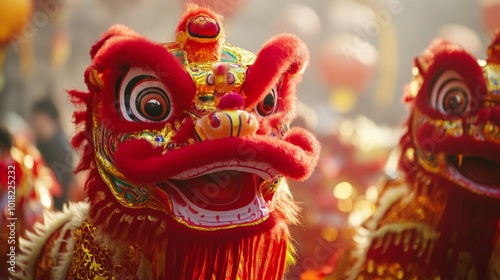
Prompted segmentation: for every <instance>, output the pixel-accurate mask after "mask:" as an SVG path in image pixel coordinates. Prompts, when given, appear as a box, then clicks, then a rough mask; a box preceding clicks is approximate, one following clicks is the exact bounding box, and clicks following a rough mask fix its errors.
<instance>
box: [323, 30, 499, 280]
mask: <svg viewBox="0 0 500 280" xmlns="http://www.w3.org/2000/svg"><path fill="white" fill-rule="evenodd" d="M405 101H406V102H407V103H408V104H409V105H410V108H411V114H410V118H409V120H408V122H407V124H406V125H407V131H406V133H405V134H404V135H403V137H402V138H401V142H400V148H401V155H400V158H399V166H398V175H397V176H396V177H394V178H392V177H390V178H388V180H387V181H386V183H385V185H384V187H383V189H382V192H381V194H380V196H379V199H378V202H377V209H376V210H375V212H374V213H373V215H372V216H371V217H370V218H369V219H367V220H366V221H365V222H364V224H363V225H362V226H361V227H360V228H358V231H357V237H356V245H355V247H354V248H353V249H352V250H350V251H349V252H348V253H346V254H344V256H343V257H342V258H340V260H339V262H338V265H337V269H336V271H335V272H334V274H333V275H332V276H330V277H333V279H498V277H500V173H499V171H500V32H497V33H496V36H495V37H494V38H493V41H492V42H491V44H490V46H489V47H488V50H487V58H486V60H477V59H476V58H474V57H473V56H471V55H470V54H468V53H467V52H466V51H465V50H463V49H462V48H461V47H459V46H457V45H454V44H451V43H448V42H446V41H443V40H436V41H435V42H433V43H432V44H431V46H430V47H429V48H428V49H427V50H426V51H425V52H424V53H423V54H422V55H421V56H420V57H418V58H416V59H415V67H414V70H413V80H412V82H411V84H410V85H409V86H408V87H407V89H406V92H405ZM326 278H327V279H330V278H329V277H326Z"/></svg>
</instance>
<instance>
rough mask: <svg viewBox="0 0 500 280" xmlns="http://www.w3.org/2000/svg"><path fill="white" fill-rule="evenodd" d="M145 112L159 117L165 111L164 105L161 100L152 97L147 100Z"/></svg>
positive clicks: (153, 116)
mask: <svg viewBox="0 0 500 280" xmlns="http://www.w3.org/2000/svg"><path fill="white" fill-rule="evenodd" d="M144 112H145V113H146V114H147V115H148V116H150V117H152V118H158V117H160V116H161V114H162V113H163V106H162V105H161V103H160V101H158V100H156V99H151V100H149V101H148V102H146V105H145V106H144Z"/></svg>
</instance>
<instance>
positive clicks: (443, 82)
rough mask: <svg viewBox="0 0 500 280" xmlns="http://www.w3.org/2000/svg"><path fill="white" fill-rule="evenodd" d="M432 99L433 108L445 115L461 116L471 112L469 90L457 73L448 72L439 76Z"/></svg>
mask: <svg viewBox="0 0 500 280" xmlns="http://www.w3.org/2000/svg"><path fill="white" fill-rule="evenodd" d="M430 98H431V99H430V102H431V106H433V108H434V109H436V110H438V111H439V112H441V113H442V114H444V115H461V114H463V113H466V112H468V111H469V110H470V103H471V94H470V91H469V88H468V87H467V85H466V84H465V82H464V80H463V79H462V77H461V76H460V75H459V74H458V73H457V72H455V71H451V70H450V71H446V72H444V73H443V74H441V75H440V76H439V78H438V79H437V80H436V82H435V83H434V85H433V87H432V90H431V96H430Z"/></svg>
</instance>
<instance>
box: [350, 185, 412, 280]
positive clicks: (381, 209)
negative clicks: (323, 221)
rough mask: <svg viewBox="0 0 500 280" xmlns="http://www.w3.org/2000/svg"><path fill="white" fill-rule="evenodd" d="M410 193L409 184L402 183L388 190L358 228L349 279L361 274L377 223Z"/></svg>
mask: <svg viewBox="0 0 500 280" xmlns="http://www.w3.org/2000/svg"><path fill="white" fill-rule="evenodd" d="M409 193H410V189H409V188H408V186H407V185H405V184H402V185H400V186H397V187H393V188H391V189H388V190H386V191H385V193H384V194H383V195H382V196H381V197H380V198H379V202H378V205H377V209H376V210H375V212H373V214H372V216H371V217H370V218H369V219H368V220H367V221H366V222H365V224H364V226H365V228H360V229H358V230H357V233H356V236H355V237H354V239H355V240H356V243H357V248H356V249H355V250H352V251H351V255H352V257H354V258H355V260H356V262H355V263H354V265H353V266H352V268H351V269H350V270H349V271H348V272H346V275H345V276H346V277H347V279H355V278H356V276H357V275H358V274H359V270H360V269H361V267H362V266H363V263H364V262H365V260H366V259H365V258H366V253H367V252H368V250H369V248H370V245H371V244H372V242H373V239H374V238H375V234H373V232H374V231H375V229H376V227H377V224H378V223H379V222H380V220H381V219H382V218H383V217H384V215H385V214H386V212H387V210H388V209H389V208H390V207H391V206H392V205H393V204H394V203H396V201H398V200H399V199H406V198H405V197H404V196H405V195H409Z"/></svg>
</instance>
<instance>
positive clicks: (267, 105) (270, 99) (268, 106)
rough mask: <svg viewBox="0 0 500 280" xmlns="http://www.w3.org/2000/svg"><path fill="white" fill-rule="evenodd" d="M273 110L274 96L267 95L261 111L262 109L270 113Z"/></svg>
mask: <svg viewBox="0 0 500 280" xmlns="http://www.w3.org/2000/svg"><path fill="white" fill-rule="evenodd" d="M273 108H274V96H273V95H272V94H268V95H266V97H265V98H264V102H263V104H262V109H264V111H265V112H270V111H272V110H273Z"/></svg>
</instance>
